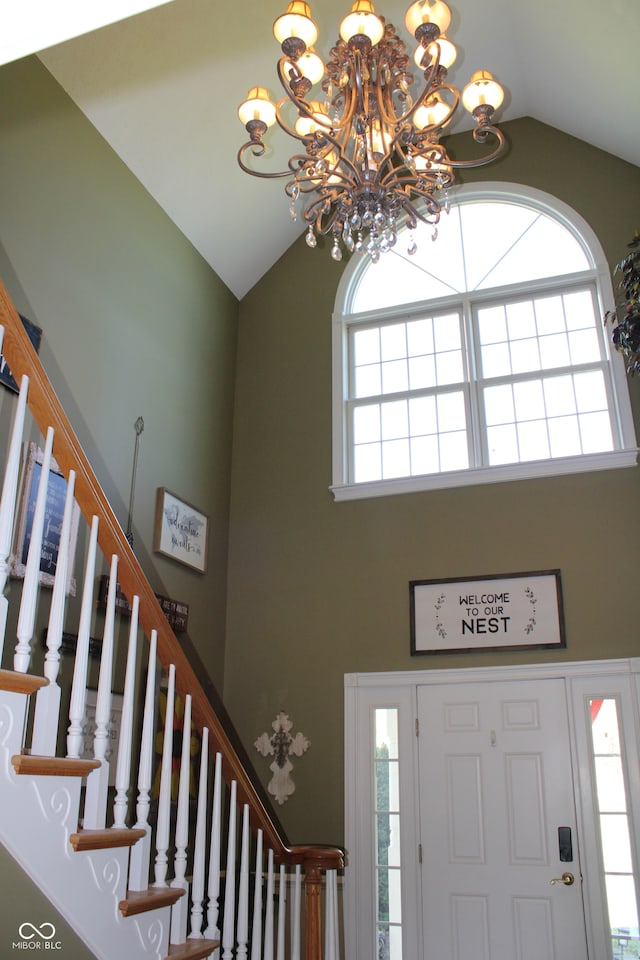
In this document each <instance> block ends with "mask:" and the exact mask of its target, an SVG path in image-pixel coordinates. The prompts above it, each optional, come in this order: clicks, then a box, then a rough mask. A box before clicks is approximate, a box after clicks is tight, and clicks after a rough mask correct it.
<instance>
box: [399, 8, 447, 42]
mask: <svg viewBox="0 0 640 960" xmlns="http://www.w3.org/2000/svg"><path fill="white" fill-rule="evenodd" d="M404 22H405V25H406V27H407V30H408V31H409V33H410V34H411V36H412V37H415V35H416V30H417V29H418V27H419V26H420V25H421V24H423V23H433V24H435V26H437V27H438V29H439V30H440V33H446V31H447V28H448V26H449V24H450V23H451V10H450V9H449V7H448V6H447V5H446V3H444V0H416V2H415V3H412V4H411V6H410V7H409V9H408V10H407V12H406V14H405V16H404Z"/></svg>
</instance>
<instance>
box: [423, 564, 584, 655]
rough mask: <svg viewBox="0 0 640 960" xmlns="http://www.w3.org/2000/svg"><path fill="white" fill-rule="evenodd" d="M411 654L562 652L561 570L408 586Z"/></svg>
mask: <svg viewBox="0 0 640 960" xmlns="http://www.w3.org/2000/svg"><path fill="white" fill-rule="evenodd" d="M409 594H410V614H411V653H412V654H423V653H426V654H433V653H454V652H457V653H472V652H474V651H476V650H504V649H505V648H508V647H518V648H520V649H521V650H533V649H541V648H544V647H566V641H565V635H564V618H563V611H562V587H561V583H560V571H559V570H543V571H537V572H534V573H513V574H507V575H492V576H489V577H464V578H463V579H462V580H412V581H411V582H410V584H409Z"/></svg>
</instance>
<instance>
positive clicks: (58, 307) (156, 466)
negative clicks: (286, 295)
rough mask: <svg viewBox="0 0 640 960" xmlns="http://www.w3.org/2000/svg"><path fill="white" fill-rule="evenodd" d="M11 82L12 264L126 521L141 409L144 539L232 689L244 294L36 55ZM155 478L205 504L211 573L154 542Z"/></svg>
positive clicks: (3, 183)
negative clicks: (231, 594) (238, 368)
mask: <svg viewBox="0 0 640 960" xmlns="http://www.w3.org/2000/svg"><path fill="white" fill-rule="evenodd" d="M0 91H1V96H0V144H1V145H2V146H1V149H0V270H2V274H0V277H1V279H2V280H3V281H4V283H5V285H6V286H7V288H8V290H9V294H10V295H11V296H12V298H14V302H15V304H16V306H17V308H18V310H20V311H21V312H24V313H25V315H26V316H28V317H29V319H31V320H33V321H34V322H35V323H37V324H38V326H40V327H41V328H42V331H43V334H42V347H41V350H40V355H41V359H42V361H43V363H44V367H45V369H46V371H47V373H48V375H49V377H50V379H51V380H52V382H53V385H54V388H55V390H56V392H57V394H58V396H59V398H60V400H61V402H62V405H63V407H64V408H65V410H66V412H67V415H68V416H69V419H70V420H71V423H72V426H73V427H74V429H75V431H76V433H77V434H78V437H79V439H80V442H81V443H82V445H83V447H84V448H85V451H86V452H87V455H88V457H89V460H90V462H91V463H92V466H93V467H94V470H95V471H96V473H97V476H98V480H99V481H100V483H101V485H102V486H103V488H104V490H105V492H106V494H107V496H108V497H109V499H110V501H111V503H112V505H113V506H114V509H115V511H116V514H117V516H118V518H119V520H120V522H121V523H122V525H123V527H126V524H127V517H128V511H129V495H130V489H131V482H132V468H133V457H134V445H135V439H136V432H135V427H134V424H135V421H136V419H137V418H138V417H139V416H141V417H142V418H143V420H144V430H143V432H142V434H141V435H140V444H139V455H138V469H137V475H136V483H135V500H134V509H133V535H134V550H135V552H136V554H137V555H138V557H139V559H140V561H141V563H142V566H143V568H144V570H145V573H146V574H147V577H148V578H149V580H150V582H151V584H152V586H153V588H154V589H155V590H156V591H157V592H160V593H162V594H164V595H166V596H169V597H171V598H173V599H177V600H180V601H183V602H185V603H187V604H188V605H189V631H188V633H189V636H190V638H191V640H192V641H193V644H194V646H195V647H196V650H197V652H198V654H199V655H200V658H201V660H202V662H203V664H204V666H205V668H206V670H207V671H208V673H209V675H210V677H211V679H212V680H213V682H214V683H215V684H216V685H217V686H218V688H219V689H220V690H221V688H222V679H223V668H224V631H225V616H226V564H227V534H228V506H229V483H230V458H231V439H232V418H233V384H234V369H235V351H236V331H237V315H238V301H237V299H236V298H235V297H234V296H233V295H232V294H231V292H230V291H229V290H228V288H227V287H226V286H225V285H224V284H223V283H222V281H221V280H220V279H219V278H218V277H217V276H216V274H215V273H214V272H213V271H212V270H211V268H210V267H209V266H208V264H206V263H205V261H204V260H203V259H202V257H201V256H200V255H199V254H198V253H197V251H196V250H195V249H194V248H193V246H192V245H191V244H190V243H189V241H187V239H186V238H185V237H184V235H183V234H182V233H181V232H180V231H179V230H178V229H177V228H176V226H175V225H174V224H173V223H172V221H171V220H170V219H169V218H168V217H167V216H166V214H165V213H164V212H163V211H162V210H161V209H160V207H159V206H158V204H157V203H156V202H155V201H154V200H153V198H152V197H151V196H150V195H149V194H148V192H147V191H146V190H145V189H144V188H143V187H142V186H141V184H140V183H139V181H138V180H137V179H136V178H135V176H134V175H133V174H132V173H131V172H130V170H129V169H128V168H127V167H126V166H125V164H124V163H123V162H122V161H121V160H120V159H119V158H118V157H117V155H116V154H115V153H114V151H113V150H112V149H111V148H110V146H109V145H108V144H107V143H106V141H105V140H104V139H103V138H102V137H101V136H100V135H99V134H98V133H97V131H96V130H95V128H94V127H93V126H92V124H91V123H90V122H89V121H88V120H87V118H86V117H85V116H84V115H83V114H82V112H81V111H80V110H79V109H78V108H77V107H76V106H75V104H74V103H73V102H72V101H71V99H70V98H69V97H68V96H67V94H66V93H65V92H64V91H63V90H62V89H61V87H60V86H59V85H58V84H57V82H56V81H55V80H54V79H53V78H52V77H51V75H50V74H49V73H48V71H47V70H46V69H45V67H44V66H43V65H42V63H41V62H40V61H39V60H38V59H37V58H36V57H29V58H26V59H24V60H21V61H17V62H15V63H11V64H8V65H6V66H3V67H2V69H1V70H0ZM0 390H2V391H3V400H4V392H5V391H4V388H0ZM54 454H55V445H54ZM158 487H167V488H168V489H170V490H171V491H173V492H174V493H176V494H177V495H178V496H179V497H181V498H183V499H184V500H187V501H188V502H190V503H193V504H194V505H195V506H197V507H198V509H199V510H201V511H202V512H203V513H206V514H207V515H208V516H209V518H210V535H209V556H208V569H207V573H206V575H203V574H200V573H198V572H196V571H194V570H192V569H191V568H188V567H185V566H184V565H182V564H178V563H176V562H174V561H172V560H170V559H167V558H165V557H162V556H159V555H158V554H154V553H153V551H152V538H153V523H154V508H155V497H156V490H157V488H158ZM77 562H78V563H81V562H83V558H82V557H79V558H78V561H77Z"/></svg>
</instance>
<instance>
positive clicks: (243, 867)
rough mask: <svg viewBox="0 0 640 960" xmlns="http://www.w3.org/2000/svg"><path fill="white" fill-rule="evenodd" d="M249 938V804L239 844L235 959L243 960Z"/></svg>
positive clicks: (245, 806) (243, 820) (245, 810)
mask: <svg viewBox="0 0 640 960" xmlns="http://www.w3.org/2000/svg"><path fill="white" fill-rule="evenodd" d="M248 940H249V804H248V803H245V805H244V807H243V812H242V843H241V846H240V887H239V889H238V936H237V947H236V960H245V957H246V956H247V946H248Z"/></svg>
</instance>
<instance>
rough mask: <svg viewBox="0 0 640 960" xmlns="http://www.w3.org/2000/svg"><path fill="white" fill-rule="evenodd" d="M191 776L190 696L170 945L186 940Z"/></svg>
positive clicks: (185, 723) (187, 699)
mask: <svg viewBox="0 0 640 960" xmlns="http://www.w3.org/2000/svg"><path fill="white" fill-rule="evenodd" d="M190 774H191V695H190V694H187V695H186V697H185V698H184V720H183V724H182V753H181V755H180V780H179V783H178V812H177V816H176V855H175V859H174V868H173V869H174V878H173V880H172V881H171V884H170V886H172V887H176V888H177V889H179V890H184V892H185V895H184V897H180V899H179V900H178V902H177V903H176V904H175V905H174V907H173V910H172V911H171V936H170V943H184V942H185V940H186V939H187V912H188V906H189V884H188V883H187V881H186V880H185V875H186V872H187V844H188V842H189V777H190Z"/></svg>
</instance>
